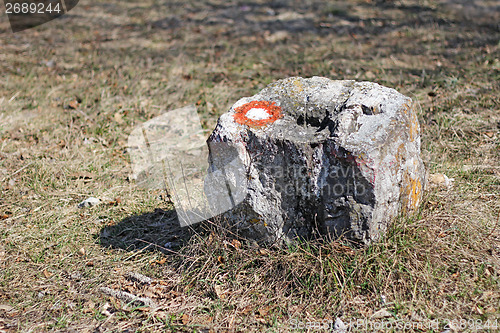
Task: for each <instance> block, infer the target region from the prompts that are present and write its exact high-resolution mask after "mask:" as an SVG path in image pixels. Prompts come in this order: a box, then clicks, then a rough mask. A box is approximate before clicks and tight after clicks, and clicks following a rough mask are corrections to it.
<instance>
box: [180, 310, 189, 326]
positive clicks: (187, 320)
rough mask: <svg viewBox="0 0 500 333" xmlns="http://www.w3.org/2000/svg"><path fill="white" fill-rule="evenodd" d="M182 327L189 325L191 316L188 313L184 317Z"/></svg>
mask: <svg viewBox="0 0 500 333" xmlns="http://www.w3.org/2000/svg"><path fill="white" fill-rule="evenodd" d="M181 320H182V325H187V324H188V323H189V315H187V314H186V313H185V314H183V315H182V318H181Z"/></svg>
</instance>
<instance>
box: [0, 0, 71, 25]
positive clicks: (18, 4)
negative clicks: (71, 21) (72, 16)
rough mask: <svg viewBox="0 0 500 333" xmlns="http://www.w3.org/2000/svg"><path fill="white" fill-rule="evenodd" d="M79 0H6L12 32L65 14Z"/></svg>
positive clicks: (6, 9)
mask: <svg viewBox="0 0 500 333" xmlns="http://www.w3.org/2000/svg"><path fill="white" fill-rule="evenodd" d="M78 1H79V0H4V4H5V13H6V14H7V16H8V17H9V22H10V27H11V29H12V32H19V31H23V30H26V29H30V28H34V27H36V26H39V25H41V24H44V23H47V22H49V21H52V20H54V19H56V18H58V17H61V16H63V15H64V14H66V13H67V12H69V11H70V10H71V9H73V8H74V7H75V6H76V5H77V4H78Z"/></svg>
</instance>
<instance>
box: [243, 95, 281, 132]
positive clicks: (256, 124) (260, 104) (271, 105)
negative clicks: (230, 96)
mask: <svg viewBox="0 0 500 333" xmlns="http://www.w3.org/2000/svg"><path fill="white" fill-rule="evenodd" d="M252 109H262V110H265V112H267V114H268V115H269V117H267V118H264V119H251V118H249V117H247V113H248V111H250V110H252ZM281 117H283V114H282V113H281V107H279V106H278V105H276V103H275V102H269V101H253V102H249V103H246V104H244V105H242V106H240V107H237V108H236V109H235V114H234V120H235V121H236V122H237V123H238V124H241V125H247V126H249V127H252V128H261V127H263V126H266V125H268V124H271V123H274V122H275V121H276V120H278V119H279V118H281Z"/></svg>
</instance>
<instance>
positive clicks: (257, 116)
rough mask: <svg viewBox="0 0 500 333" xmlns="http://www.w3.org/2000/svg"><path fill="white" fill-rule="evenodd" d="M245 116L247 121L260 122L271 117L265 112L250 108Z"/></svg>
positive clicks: (260, 109)
mask: <svg viewBox="0 0 500 333" xmlns="http://www.w3.org/2000/svg"><path fill="white" fill-rule="evenodd" d="M246 116H247V118H248V119H252V120H262V119H268V118H270V117H271V115H270V114H269V113H268V112H267V110H266V109H262V108H251V109H250V110H248V112H247V113H246Z"/></svg>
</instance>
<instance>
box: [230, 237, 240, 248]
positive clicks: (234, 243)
mask: <svg viewBox="0 0 500 333" xmlns="http://www.w3.org/2000/svg"><path fill="white" fill-rule="evenodd" d="M231 245H232V246H234V247H235V248H236V249H241V242H240V241H239V240H237V239H233V240H232V241H231Z"/></svg>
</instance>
